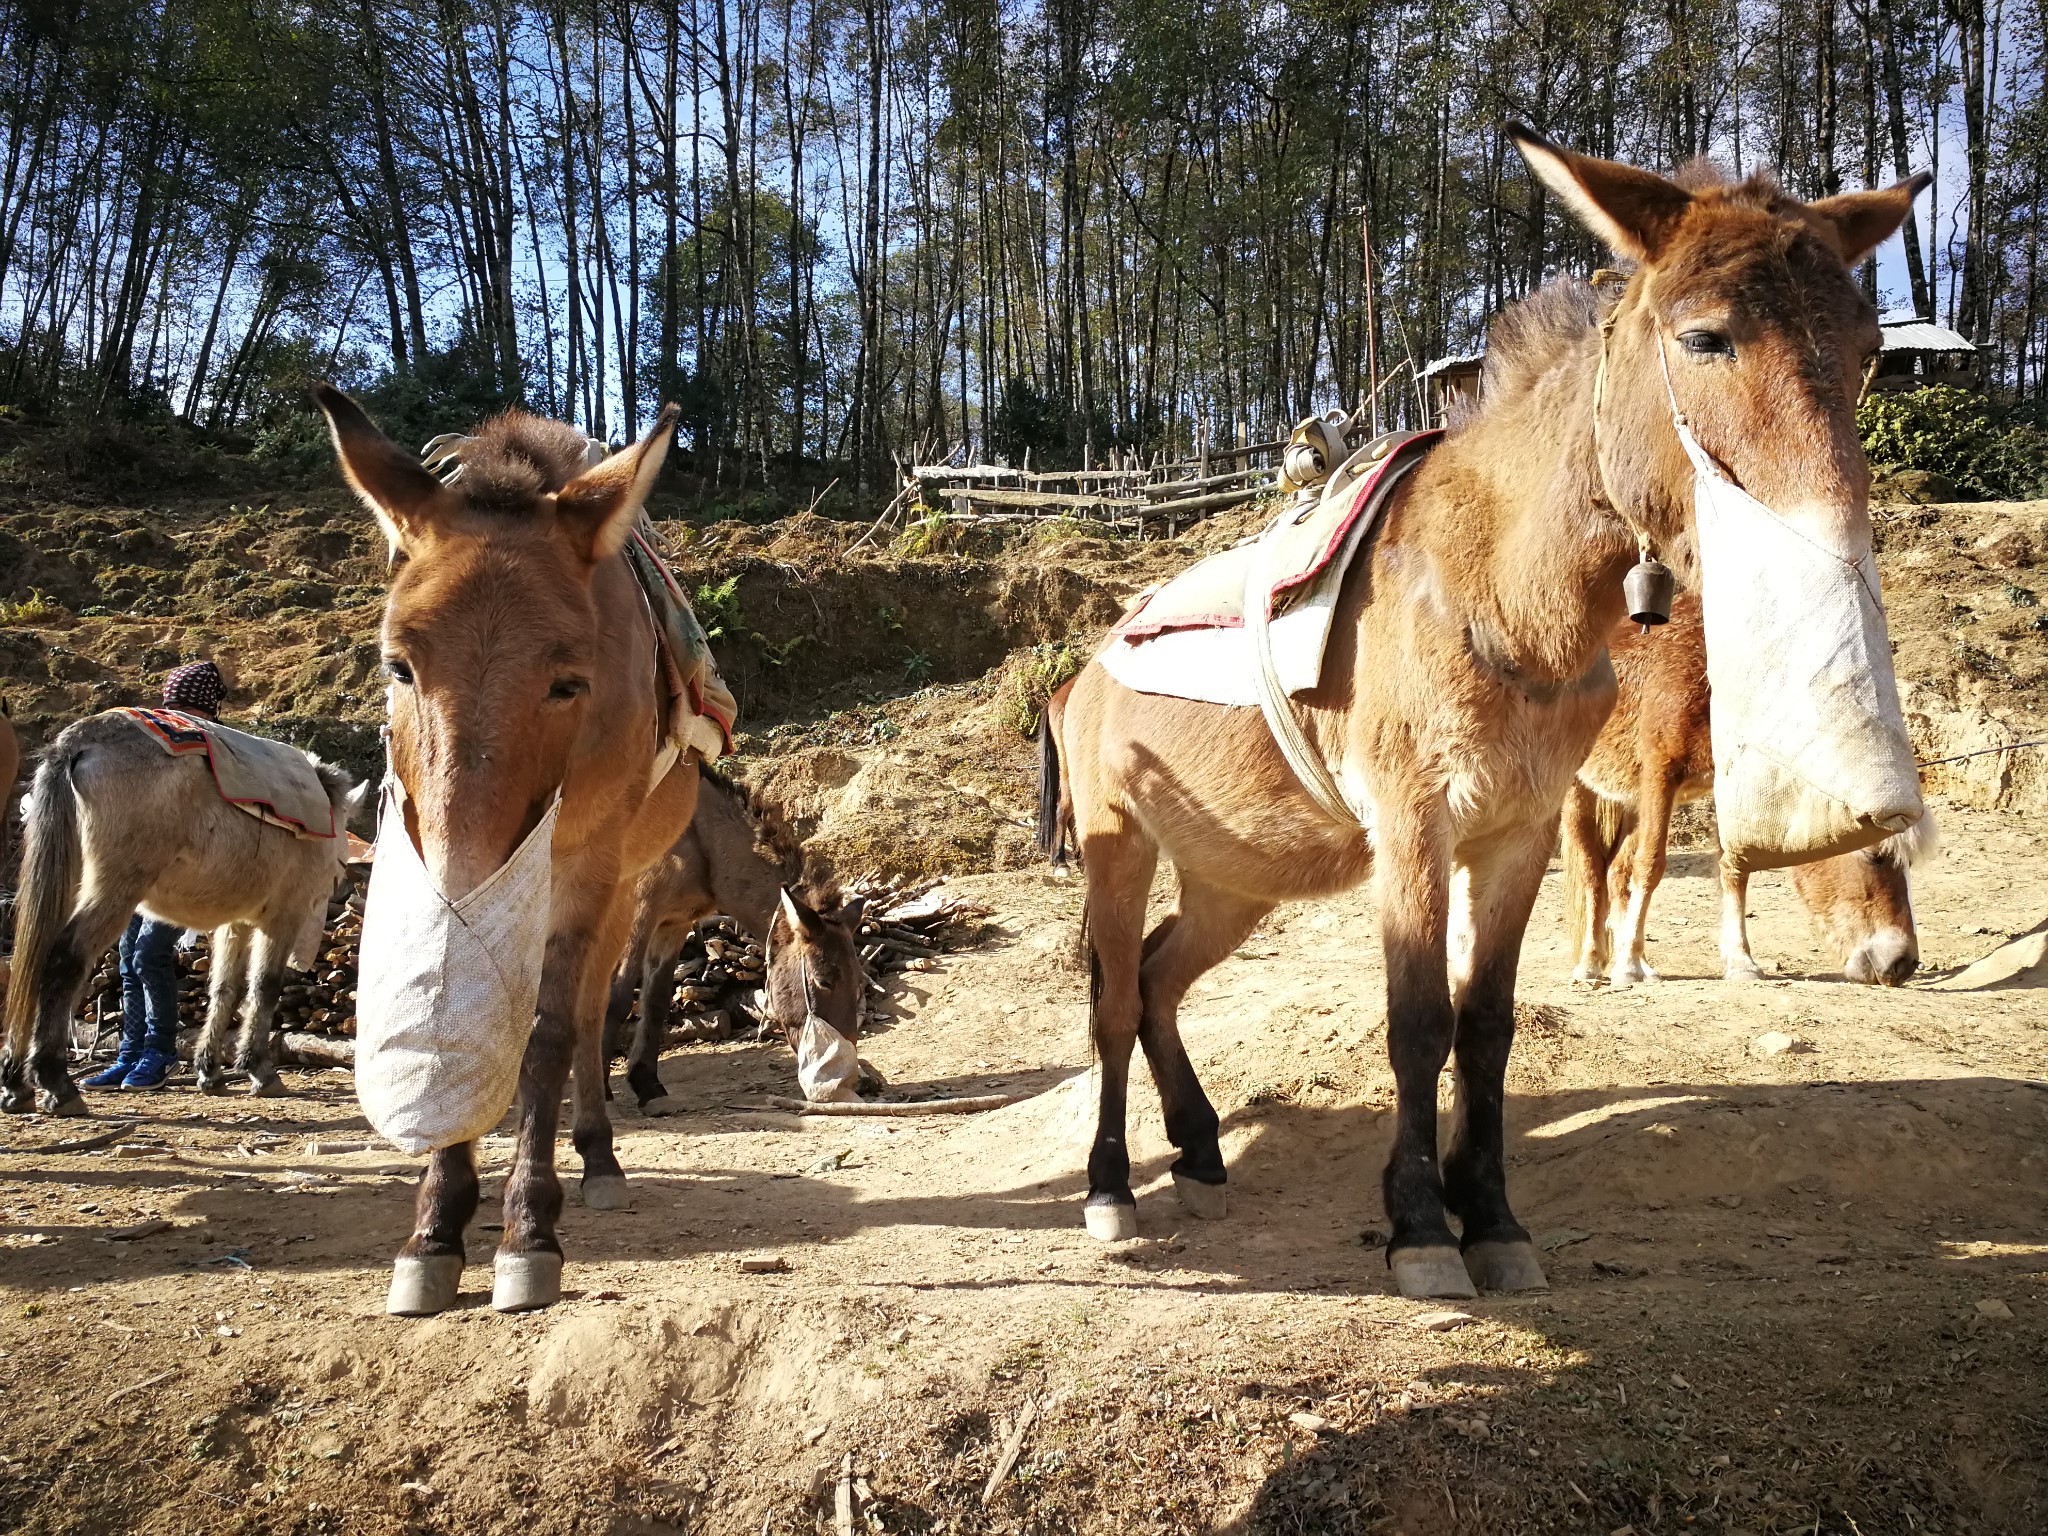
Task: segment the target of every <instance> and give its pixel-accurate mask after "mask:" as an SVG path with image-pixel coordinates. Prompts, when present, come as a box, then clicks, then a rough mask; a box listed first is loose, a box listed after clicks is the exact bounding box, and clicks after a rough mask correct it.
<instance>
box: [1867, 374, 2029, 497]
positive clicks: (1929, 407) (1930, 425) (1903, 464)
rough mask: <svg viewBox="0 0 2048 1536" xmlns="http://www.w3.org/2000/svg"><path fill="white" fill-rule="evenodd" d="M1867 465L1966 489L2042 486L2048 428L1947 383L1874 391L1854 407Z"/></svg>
mask: <svg viewBox="0 0 2048 1536" xmlns="http://www.w3.org/2000/svg"><path fill="white" fill-rule="evenodd" d="M1856 427H1857V431H1858V432H1859V433H1860V434H1861V435H1862V438H1863V451H1864V452H1865V453H1867V454H1868V455H1869V456H1870V462H1871V466H1872V468H1873V469H1875V470H1877V471H1878V472H1880V473H1882V472H1885V471H1887V470H1897V469H1919V470H1928V471H1931V472H1932V473H1934V474H1938V475H1942V476H1945V477H1946V478H1947V479H1949V480H1951V481H1953V482H1954V483H1955V484H1956V486H1957V487H1958V488H1960V489H1961V490H1963V491H1965V492H1967V493H1969V494H1970V495H1973V496H1985V497H2006V496H2012V497H2027V496H2038V495H2042V494H2048V431H2043V429H2042V428H2041V427H2040V426H2039V425H2036V424H2034V423H2032V422H2029V421H2026V420H2023V419H2020V418H2019V417H2018V415H2017V413H2015V412H2012V411H2010V410H2004V409H2001V408H2000V407H1999V406H1998V405H1997V403H1996V402H1994V401H1992V400H1991V399H1989V398H1988V397H1987V396H1984V395H1981V394H1978V393H1976V392H1974V391H1972V390H1967V389H1956V388H1954V387H1953V386H1951V385H1947V384H1931V385H1929V386H1927V387H1926V388H1924V389H1911V390H1901V391H1898V392H1887V393H1882V394H1874V395H1872V396H1870V398H1869V399H1867V400H1865V401H1864V402H1863V404H1862V406H1861V407H1860V408H1859V409H1858V410H1857V412H1856Z"/></svg>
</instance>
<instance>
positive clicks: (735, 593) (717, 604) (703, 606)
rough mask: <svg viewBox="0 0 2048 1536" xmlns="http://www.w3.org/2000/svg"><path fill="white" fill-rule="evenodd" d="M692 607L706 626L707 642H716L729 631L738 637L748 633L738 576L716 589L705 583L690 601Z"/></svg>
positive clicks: (700, 621)
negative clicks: (741, 605)
mask: <svg viewBox="0 0 2048 1536" xmlns="http://www.w3.org/2000/svg"><path fill="white" fill-rule="evenodd" d="M690 606H691V607H692V608H694V609H696V610H697V622H698V623H699V624H702V625H703V626H704V638H705V639H707V640H716V639H718V638H720V637H721V636H722V635H724V634H725V633H726V631H728V630H730V631H732V633H734V634H736V635H737V634H744V633H745V632H746V620H745V619H744V618H742V617H741V616H740V579H739V577H737V576H728V577H726V578H725V580H723V581H721V582H720V583H719V584H718V585H717V586H715V587H714V586H713V585H711V583H709V582H705V583H704V584H703V585H701V586H700V587H698V588H697V591H696V594H695V596H693V597H692V598H691V599H690Z"/></svg>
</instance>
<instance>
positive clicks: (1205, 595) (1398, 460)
mask: <svg viewBox="0 0 2048 1536" xmlns="http://www.w3.org/2000/svg"><path fill="white" fill-rule="evenodd" d="M1442 436H1443V433H1442V432H1440V431H1430V432H1395V433H1388V434H1387V435H1386V436H1384V437H1379V438H1375V439H1374V440H1373V441H1372V442H1370V443H1368V444H1366V445H1365V447H1363V448H1361V449H1359V450H1358V452H1357V453H1355V454H1353V455H1352V456H1351V458H1350V459H1348V460H1347V461H1345V463H1344V464H1343V465H1342V466H1340V467H1339V468H1338V470H1337V472H1336V473H1335V474H1334V475H1332V476H1331V477H1330V479H1329V483H1328V484H1327V485H1326V486H1325V487H1324V490H1323V495H1322V498H1321V499H1320V500H1318V501H1316V502H1313V503H1311V504H1310V505H1308V506H1306V507H1300V506H1292V507H1289V508H1287V509H1286V510H1285V511H1283V512H1282V513H1281V514H1280V515H1279V516H1278V517H1277V518H1275V519H1274V520H1273V521H1272V522H1271V523H1269V524H1268V525H1267V526H1266V528H1265V530H1264V531H1263V532H1262V533H1260V534H1258V535H1257V536H1256V537H1254V538H1250V539H1247V540H1245V541H1244V542H1243V543H1241V544H1238V545H1236V546H1234V547H1233V548H1230V549H1226V550H1224V551H1222V552H1221V553H1220V554H1215V555H1211V556H1209V558H1208V559H1206V560H1203V561H1201V562H1199V563H1198V564H1195V565H1192V566H1190V567H1189V568H1188V569H1187V570H1185V571H1183V572H1181V574H1180V575H1178V576H1176V577H1174V578H1173V580H1171V581H1169V582H1167V583H1166V584H1165V585H1164V586H1161V587H1158V588H1156V589H1155V590H1153V591H1151V592H1149V593H1146V594H1144V595H1143V596H1142V597H1140V599H1139V600H1138V602H1137V603H1136V604H1135V605H1134V606H1133V607H1132V609H1131V610H1130V611H1129V612H1128V613H1126V614H1125V615H1124V617H1123V618H1122V619H1121V620H1120V621H1119V622H1118V624H1117V626H1116V628H1114V629H1112V630H1111V631H1110V632H1109V638H1108V639H1107V640H1106V641H1104V642H1103V646H1102V649H1101V650H1099V651H1098V652H1096V656H1095V659H1096V660H1097V661H1099V662H1101V663H1102V665H1103V667H1104V668H1105V669H1106V670H1107V671H1108V673H1109V675H1110V676H1111V677H1114V678H1115V679H1116V680H1117V681H1118V682H1120V683H1122V684H1123V685H1124V686H1125V687H1126V688H1130V689H1133V690H1134V691H1136V692H1138V693H1157V694H1165V695H1168V696H1170V697H1173V698H1178V699H1194V700H1197V701H1199V702H1202V703H1208V704H1235V705H1245V706H1256V705H1257V704H1258V702H1259V693H1258V685H1257V681H1256V673H1257V666H1258V661H1257V658H1256V657H1255V656H1254V655H1253V654H1252V642H1251V637H1250V635H1249V634H1248V633H1247V632H1246V629H1245V622H1244V612H1245V591H1246V587H1247V585H1248V584H1249V583H1250V582H1251V581H1252V580H1253V570H1254V566H1255V565H1256V567H1257V569H1258V571H1259V573H1260V574H1259V576H1258V581H1259V583H1260V584H1261V585H1262V587H1263V588H1264V596H1265V601H1266V611H1267V613H1268V615H1269V616H1270V617H1271V620H1272V622H1271V625H1270V627H1269V630H1268V633H1269V634H1270V635H1271V638H1272V646H1273V665H1274V670H1275V672H1276V673H1277V674H1278V676H1279V678H1280V682H1281V685H1282V686H1283V687H1284V688H1285V689H1286V691H1287V692H1288V693H1290V694H1295V693H1305V692H1307V691H1308V690H1309V689H1311V688H1313V687H1315V686H1316V684H1317V682H1318V681H1320V680H1321V677H1322V670H1323V651H1324V648H1325V646H1326V645H1327V644H1328V642H1329V638H1330V624H1331V621H1332V619H1333V618H1334V617H1335V614H1336V608H1337V598H1338V595H1339V594H1340V593H1341V592H1342V590H1343V587H1344V576H1345V573H1346V572H1347V571H1348V570H1349V569H1350V568H1351V562H1352V559H1353V558H1354V557H1355V556H1356V555H1357V553H1358V551H1359V550H1360V549H1362V548H1364V547H1365V543H1366V540H1367V537H1368V535H1369V534H1370V533H1371V532H1372V529H1373V527H1374V525H1375V524H1376V523H1377V522H1378V520H1379V515H1380V511H1381V509H1382V508H1384V507H1385V506H1386V504H1387V500H1388V498H1389V496H1390V495H1391V493H1392V492H1393V489H1394V487H1395V486H1396V485H1397V484H1399V483H1400V481H1401V480H1402V479H1403V478H1404V477H1405V476H1406V475H1407V474H1408V472H1409V471H1410V470H1412V469H1413V468H1414V467H1415V466H1416V465H1417V464H1419V463H1421V462H1422V460H1423V457H1424V456H1425V455H1426V454H1427V453H1428V452H1429V450H1430V449H1431V448H1432V447H1433V446H1435V444H1436V442H1437V440H1438V439H1439V438H1441V437H1442Z"/></svg>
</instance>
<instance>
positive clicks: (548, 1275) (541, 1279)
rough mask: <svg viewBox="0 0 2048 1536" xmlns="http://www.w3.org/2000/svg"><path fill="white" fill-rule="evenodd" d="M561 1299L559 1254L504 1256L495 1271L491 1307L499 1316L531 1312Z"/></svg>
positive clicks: (492, 1280)
mask: <svg viewBox="0 0 2048 1536" xmlns="http://www.w3.org/2000/svg"><path fill="white" fill-rule="evenodd" d="M561 1299H562V1256H561V1255H560V1254H559V1253H501V1254H499V1255H498V1259H497V1263H496V1264H495V1265H494V1266H493V1267H492V1279H491V1305H492V1306H493V1307H496V1308H497V1309H498V1310H499V1311H500V1312H532V1311H535V1310H537V1309H539V1308H541V1307H552V1306H553V1305H554V1304H555V1303H556V1302H558V1301H560V1300H561Z"/></svg>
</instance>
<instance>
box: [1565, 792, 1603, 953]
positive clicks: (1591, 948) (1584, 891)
mask: <svg viewBox="0 0 2048 1536" xmlns="http://www.w3.org/2000/svg"><path fill="white" fill-rule="evenodd" d="M1558 830H1559V836H1560V838H1561V840H1562V841H1563V843H1564V855H1565V856H1564V878H1565V881H1566V890H1565V910H1566V911H1567V912H1568V913H1570V914H1571V915H1572V917H1574V918H1575V919H1576V920H1577V923H1578V931H1577V932H1576V933H1573V934H1570V935H1568V936H1567V937H1568V938H1569V939H1570V941H1571V942H1572V943H1573V944H1574V945H1576V947H1577V949H1578V957H1577V960H1576V961H1575V963H1574V964H1573V966H1572V980H1573V981H1575V982H1578V983H1580V984H1582V985H1592V984H1593V983H1596V982H1598V981H1599V980H1600V978H1601V976H1602V975H1603V974H1605V972H1606V970H1607V863H1608V851H1607V842H1606V839H1605V838H1603V837H1602V836H1601V835H1600V803H1599V797H1598V796H1597V795H1595V794H1594V793H1593V791H1592V790H1590V789H1588V788H1587V787H1586V786H1585V785H1584V784H1582V783H1580V782H1578V781H1577V780H1574V781H1573V782H1572V787H1571V789H1570V790H1569V791H1568V792H1567V793H1566V795H1565V799H1564V815H1563V816H1562V817H1561V818H1560V821H1559V829H1558Z"/></svg>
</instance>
